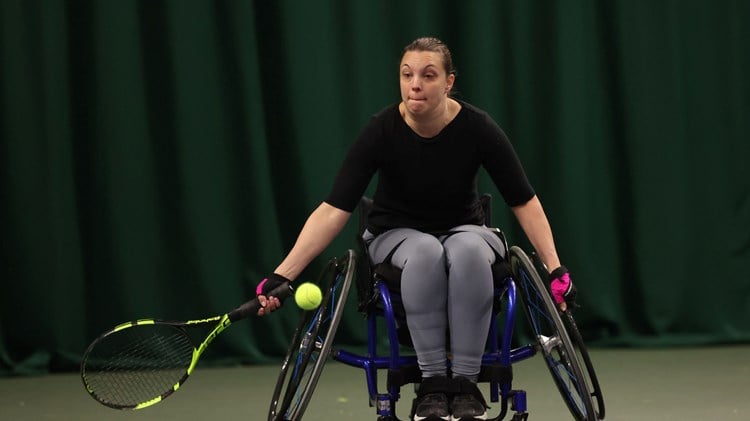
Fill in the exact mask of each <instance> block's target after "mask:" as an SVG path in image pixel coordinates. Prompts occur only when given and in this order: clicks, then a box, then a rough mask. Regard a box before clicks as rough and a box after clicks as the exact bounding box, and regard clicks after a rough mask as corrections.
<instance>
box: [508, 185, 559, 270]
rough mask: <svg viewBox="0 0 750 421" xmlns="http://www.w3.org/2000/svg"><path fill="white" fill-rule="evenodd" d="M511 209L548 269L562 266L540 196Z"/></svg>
mask: <svg viewBox="0 0 750 421" xmlns="http://www.w3.org/2000/svg"><path fill="white" fill-rule="evenodd" d="M511 209H512V210H513V213H514V214H515V215H516V219H518V222H519V223H520V224H521V228H523V232H524V233H525V234H526V237H528V239H529V241H531V245H532V246H534V249H535V250H536V252H537V254H538V255H539V258H541V259H542V262H544V264H545V265H547V270H548V271H550V272H551V271H553V270H555V269H557V268H558V267H560V259H559V258H558V257H557V250H556V249H555V241H554V239H553V237H552V229H551V228H550V225H549V221H548V220H547V215H545V213H544V209H543V208H542V203H541V202H540V201H539V198H538V197H537V196H536V195H535V196H534V197H532V198H531V200H529V201H528V202H526V203H524V204H523V205H518V206H514V207H513V208H511Z"/></svg>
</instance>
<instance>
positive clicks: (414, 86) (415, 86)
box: [411, 76, 422, 91]
mask: <svg viewBox="0 0 750 421" xmlns="http://www.w3.org/2000/svg"><path fill="white" fill-rule="evenodd" d="M421 89H422V80H421V78H420V77H419V76H414V77H413V78H412V80H411V90H412V91H419V90H421Z"/></svg>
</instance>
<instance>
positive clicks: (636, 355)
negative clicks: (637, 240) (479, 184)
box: [0, 345, 750, 421]
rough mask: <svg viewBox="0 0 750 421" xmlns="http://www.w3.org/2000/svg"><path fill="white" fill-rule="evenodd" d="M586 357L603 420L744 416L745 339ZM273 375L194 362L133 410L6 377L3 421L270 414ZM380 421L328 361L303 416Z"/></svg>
mask: <svg viewBox="0 0 750 421" xmlns="http://www.w3.org/2000/svg"><path fill="white" fill-rule="evenodd" d="M591 356H592V359H593V361H594V364H595V366H596V369H597V373H598V376H599V380H600V382H601V384H602V389H603V391H604V397H605V403H606V418H605V419H607V420H613V421H621V420H675V421H687V420H706V421H708V420H750V394H748V391H750V345H735V346H716V347H704V348H658V349H609V348H596V349H592V350H591ZM277 373H278V368H277V367H276V366H269V365H263V366H243V367H234V368H201V367H200V365H199V366H198V368H197V369H196V371H195V372H194V373H193V375H192V376H191V379H190V380H189V381H188V382H187V383H186V384H185V385H184V386H183V387H182V388H181V389H180V390H179V391H177V392H176V393H175V394H174V395H173V396H172V397H170V398H169V399H167V400H165V401H164V402H162V403H160V404H158V405H155V406H152V407H149V408H146V409H143V410H138V411H117V410H113V409H109V408H106V407H104V406H102V405H100V404H98V403H96V402H95V401H94V400H93V399H91V398H90V397H89V396H88V395H87V393H86V392H85V391H84V389H83V386H82V383H81V380H80V378H79V376H78V375H77V374H74V373H70V374H55V375H48V376H41V377H19V378H2V379H0V420H3V421H43V420H65V421H94V420H96V421H102V420H114V421H117V420H128V421H146V420H148V421H156V420H159V421H164V420H183V421H190V420H207V419H210V420H214V421H219V420H222V421H223V420H250V421H256V420H266V419H267V411H268V405H269V402H270V398H271V394H272V392H273V388H274V385H275V383H276V376H277ZM514 378H515V380H514V387H516V388H523V389H525V390H526V391H527V393H528V406H529V414H530V415H529V420H567V419H571V417H570V415H569V413H568V412H567V409H566V408H565V406H564V403H563V401H562V399H561V398H560V396H559V394H558V392H557V390H556V389H555V386H554V384H553V383H552V379H551V377H550V375H549V372H548V371H547V369H546V367H545V365H544V364H543V362H542V359H541V357H534V358H532V359H530V360H527V361H524V362H521V363H519V364H518V365H516V366H515V369H514ZM402 392H403V393H402V400H401V401H400V402H399V403H400V404H401V405H400V407H399V411H398V413H399V416H400V418H401V419H404V420H405V419H406V418H407V415H408V410H409V407H410V405H411V399H412V398H413V389H412V387H411V386H405V387H404V388H403V389H402ZM490 405H493V404H490ZM494 406H495V407H496V408H497V407H499V405H497V404H494ZM494 414H496V413H495V412H493V410H492V409H491V410H490V415H493V416H494ZM376 418H377V417H376V415H375V411H374V409H373V408H370V407H369V406H368V403H367V396H366V386H365V380H364V373H363V372H362V371H361V370H359V369H356V368H351V367H348V366H344V365H342V364H339V363H335V362H330V363H328V364H327V365H326V368H325V370H324V372H323V375H322V377H321V380H320V383H319V385H318V387H317V388H316V391H315V394H314V396H313V400H312V402H311V403H310V406H309V407H308V409H307V411H306V413H305V417H304V419H305V420H307V421H322V420H326V421H330V420H373V421H374V420H375V419H376ZM506 419H509V417H506Z"/></svg>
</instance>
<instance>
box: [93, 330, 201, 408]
mask: <svg viewBox="0 0 750 421" xmlns="http://www.w3.org/2000/svg"><path fill="white" fill-rule="evenodd" d="M192 358H193V344H192V342H191V340H190V338H189V337H188V336H187V334H186V333H185V332H184V330H182V329H180V328H178V327H176V326H171V325H158V324H157V325H138V326H134V327H131V328H128V329H124V330H121V331H117V332H115V333H113V334H111V335H108V336H105V337H104V338H102V339H101V340H100V341H98V342H97V343H96V345H95V346H94V347H93V348H92V349H91V351H90V352H89V354H88V355H87V358H86V361H85V374H84V381H85V383H86V386H87V388H88V389H89V392H90V393H91V394H92V395H94V397H95V398H96V399H97V400H99V401H100V402H102V403H104V404H106V405H109V406H114V407H135V406H137V405H139V404H141V403H144V402H148V401H150V400H152V399H154V398H157V397H159V396H163V395H165V394H166V393H167V392H172V391H173V390H174V387H175V385H178V384H179V383H181V381H183V379H184V378H185V377H186V375H187V368H188V367H189V365H190V362H191V361H192Z"/></svg>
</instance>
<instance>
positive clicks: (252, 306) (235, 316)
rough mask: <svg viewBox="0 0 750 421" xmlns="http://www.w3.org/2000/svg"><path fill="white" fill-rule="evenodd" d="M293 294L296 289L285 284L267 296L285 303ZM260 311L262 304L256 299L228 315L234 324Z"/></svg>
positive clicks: (287, 283)
mask: <svg viewBox="0 0 750 421" xmlns="http://www.w3.org/2000/svg"><path fill="white" fill-rule="evenodd" d="M293 293H294V288H293V287H292V284H290V283H289V282H285V283H284V284H283V285H281V286H278V287H276V288H275V289H272V290H271V291H268V294H266V295H267V296H269V297H276V298H278V299H279V300H281V301H284V300H285V299H286V298H287V297H288V296H290V295H292V294H293ZM258 309H260V302H259V301H258V298H257V297H256V298H253V299H252V300H250V301H248V302H246V303H244V304H242V305H241V306H239V307H237V308H236V309H234V310H232V311H231V312H230V313H229V314H228V316H229V321H230V322H232V323H234V322H236V321H237V320H241V319H244V318H246V317H250V316H254V315H255V314H256V313H258Z"/></svg>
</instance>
